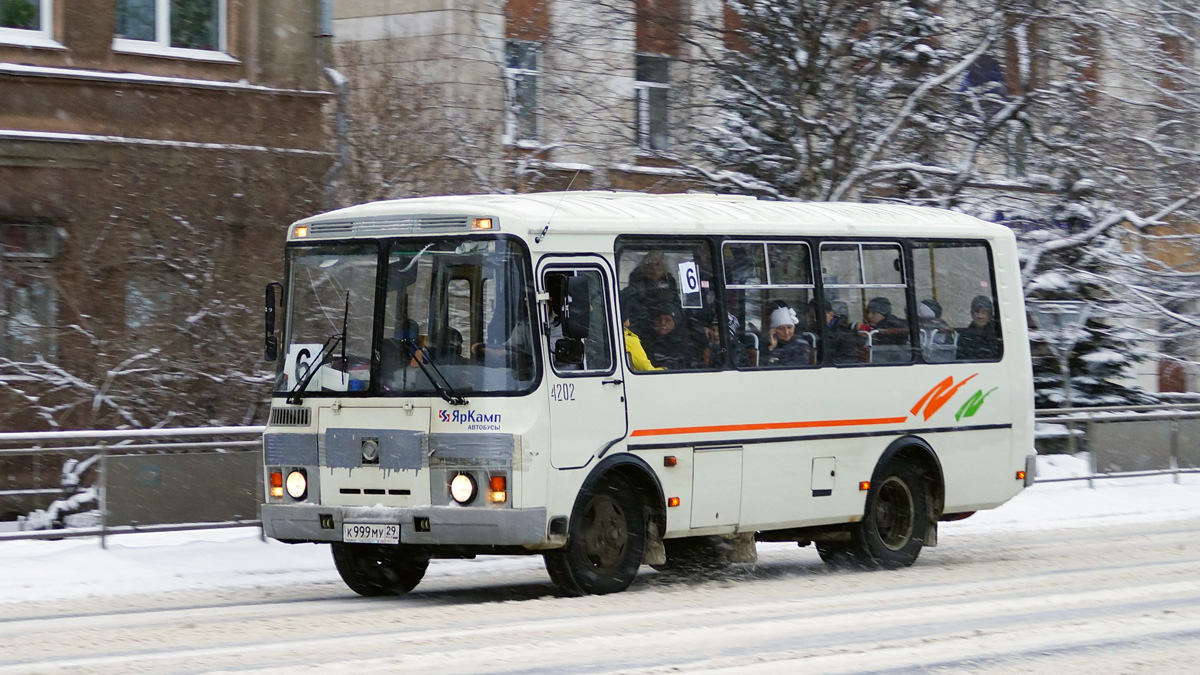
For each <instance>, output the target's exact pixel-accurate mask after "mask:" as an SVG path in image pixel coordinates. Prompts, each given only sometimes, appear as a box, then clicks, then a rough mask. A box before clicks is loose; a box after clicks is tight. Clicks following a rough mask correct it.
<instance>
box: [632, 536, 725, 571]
mask: <svg viewBox="0 0 1200 675" xmlns="http://www.w3.org/2000/svg"><path fill="white" fill-rule="evenodd" d="M663 547H664V548H666V554H667V562H665V563H663V564H661V565H651V567H653V568H654V569H656V570H658V571H659V572H667V573H670V574H675V575H680V576H684V575H689V576H690V575H707V574H711V573H713V572H720V571H723V570H727V569H729V568H730V566H732V565H733V562H732V556H731V554H732V552H733V547H732V546H730V544H729V542H728V541H726V540H725V539H724V538H723V537H719V536H716V535H714V536H711V537H684V538H681V539H666V540H664V541H663Z"/></svg>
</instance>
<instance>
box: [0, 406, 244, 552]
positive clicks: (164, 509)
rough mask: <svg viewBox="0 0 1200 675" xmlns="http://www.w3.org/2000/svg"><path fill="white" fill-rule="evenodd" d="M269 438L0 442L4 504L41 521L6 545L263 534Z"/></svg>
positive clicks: (222, 431) (185, 435) (222, 435)
mask: <svg viewBox="0 0 1200 675" xmlns="http://www.w3.org/2000/svg"><path fill="white" fill-rule="evenodd" d="M263 429H264V427H261V426H242V427H202V428H175V429H137V430H115V431H95V430H83V431H47V432H21V433H0V468H2V469H3V470H2V471H0V479H3V480H2V481H0V504H3V505H4V506H5V508H6V509H7V510H8V511H9V513H13V512H19V511H20V510H21V509H22V508H27V509H29V510H30V511H31V515H34V514H37V515H38V519H40V521H41V522H34V521H30V520H29V519H28V518H26V519H25V520H24V521H23V522H22V525H23V526H24V528H25V529H19V530H17V531H7V532H0V541H4V540H11V539H60V538H65V537H85V536H99V537H100V540H101V546H104V545H105V544H106V541H105V538H106V537H107V536H108V535H110V534H119V533H123V532H147V531H182V530H195V529H213V528H222V527H244V526H258V525H261V523H260V521H259V520H258V505H259V504H260V503H261V501H262V484H263V481H262V433H263ZM39 507H40V508H39ZM76 510H78V511H80V512H81V513H82V515H80V513H72V511H76ZM69 516H77V518H76V519H77V520H79V519H86V518H88V517H89V516H90V517H91V519H92V520H94V521H96V522H95V524H94V525H84V526H65V522H64V521H65V520H67V519H68V517H69ZM30 527H37V528H38V529H28V528H30ZM46 527H48V528H49V529H42V528H46Z"/></svg>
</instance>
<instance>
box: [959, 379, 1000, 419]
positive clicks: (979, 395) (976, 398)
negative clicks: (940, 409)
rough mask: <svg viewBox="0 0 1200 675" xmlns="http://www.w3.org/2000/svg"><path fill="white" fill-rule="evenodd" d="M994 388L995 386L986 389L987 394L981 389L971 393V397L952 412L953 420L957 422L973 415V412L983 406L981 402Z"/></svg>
mask: <svg viewBox="0 0 1200 675" xmlns="http://www.w3.org/2000/svg"><path fill="white" fill-rule="evenodd" d="M996 389H997V387H992V388H991V389H989V390H988V392H987V394H985V393H983V390H982V389H980V390H979V391H977V392H975V393H974V394H971V398H969V399H967V402H966V403H964V404H963V405H962V407H961V408H959V409H958V412H956V413H954V421H956V422H957V421H959V420H961V419H962V418H964V417H971V416H972V415H974V414H975V412H976V411H977V410H979V408H980V407H982V406H983V402H984V401H985V400H987V397H988V395H989V394H991V393H992V392H993V391H996Z"/></svg>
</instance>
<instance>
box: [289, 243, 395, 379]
mask: <svg viewBox="0 0 1200 675" xmlns="http://www.w3.org/2000/svg"><path fill="white" fill-rule="evenodd" d="M288 255H289V267H290V269H291V277H290V279H289V280H288V283H289V287H288V288H289V291H288V295H287V297H288V298H289V299H290V302H291V306H290V307H289V308H288V310H287V311H286V316H287V317H288V318H287V322H286V326H287V342H286V343H285V347H284V360H283V364H282V365H283V368H282V370H280V372H279V373H278V374H277V376H276V379H275V389H276V391H282V392H291V391H292V390H294V389H296V387H297V385H298V384H300V383H301V381H303V380H304V379H305V377H306V376H307V375H309V374H310V371H313V370H314V369H316V372H312V373H311V375H312V377H311V379H309V382H308V384H307V386H305V387H304V392H306V393H315V392H321V391H343V392H344V391H364V390H366V389H367V385H368V382H369V381H370V376H371V336H372V335H373V331H372V326H373V325H374V317H375V277H376V275H377V274H378V269H379V247H378V245H376V244H375V243H373V242H372V243H369V244H351V245H346V244H330V245H322V246H311V247H304V248H294V249H291V250H290V251H289V252H288Z"/></svg>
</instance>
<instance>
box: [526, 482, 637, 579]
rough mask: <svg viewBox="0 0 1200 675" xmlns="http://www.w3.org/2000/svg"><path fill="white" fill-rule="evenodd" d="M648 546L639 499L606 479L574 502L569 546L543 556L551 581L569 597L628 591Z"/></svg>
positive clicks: (624, 486) (620, 484)
mask: <svg viewBox="0 0 1200 675" xmlns="http://www.w3.org/2000/svg"><path fill="white" fill-rule="evenodd" d="M645 547H646V521H645V518H644V516H643V515H642V500H641V498H640V497H639V496H638V493H637V492H635V491H634V489H633V488H632V487H631V486H630V485H629V483H628V482H627V481H625V480H624V479H622V478H620V477H618V476H608V477H606V478H604V479H603V480H601V481H600V482H599V483H597V484H596V486H595V487H594V488H592V489H591V490H587V491H585V492H584V493H582V494H580V495H579V498H578V499H577V500H575V510H574V511H573V512H572V513H571V523H570V525H569V526H568V527H567V545H566V546H565V547H563V548H561V549H559V550H557V551H548V552H547V553H546V554H545V556H544V557H545V560H546V571H547V572H549V573H550V579H551V580H552V581H553V582H554V583H555V585H556V586H558V587H559V589H561V590H562V591H563V592H564V593H566V594H568V595H604V594H606V593H617V592H619V591H623V590H625V589H626V588H629V584H631V583H633V580H634V578H635V577H637V573H638V567H640V566H641V564H642V553H643V551H644V549H645Z"/></svg>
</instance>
